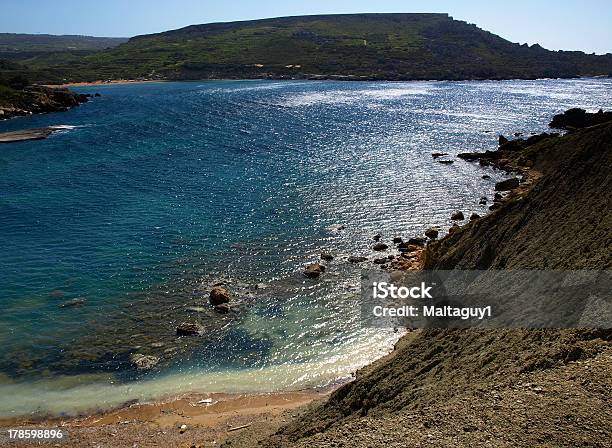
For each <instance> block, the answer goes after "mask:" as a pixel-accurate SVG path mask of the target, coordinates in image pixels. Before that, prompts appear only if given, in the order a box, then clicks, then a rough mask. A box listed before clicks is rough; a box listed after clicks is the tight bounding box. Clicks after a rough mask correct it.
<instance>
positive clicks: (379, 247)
mask: <svg viewBox="0 0 612 448" xmlns="http://www.w3.org/2000/svg"><path fill="white" fill-rule="evenodd" d="M388 248H389V246H387V245H386V244H385V243H377V244H375V245H374V246H373V247H372V249H373V250H375V251H377V252H381V251H383V250H387V249H388Z"/></svg>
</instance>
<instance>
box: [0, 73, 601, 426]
mask: <svg viewBox="0 0 612 448" xmlns="http://www.w3.org/2000/svg"><path fill="white" fill-rule="evenodd" d="M74 90H76V91H79V92H82V93H92V94H93V93H100V94H101V96H100V97H93V98H91V100H90V101H89V102H88V103H86V104H83V105H81V106H80V107H76V108H73V109H71V110H69V111H67V112H58V113H49V114H42V115H32V116H28V117H20V118H15V119H11V120H6V121H2V122H0V132H5V131H12V130H20V129H27V128H38V127H47V126H51V127H54V128H55V129H56V132H54V133H53V134H52V135H51V136H50V137H49V138H48V139H46V140H40V141H28V142H20V143H13V144H5V145H2V146H0V305H1V306H2V312H1V313H0V347H2V350H1V351H0V397H2V399H0V416H3V417H9V416H24V415H29V416H48V415H54V416H57V415H75V414H81V413H86V412H95V411H100V410H105V409H110V408H113V407H117V406H121V405H122V404H124V403H126V402H135V401H148V400H155V399H160V398H162V397H169V396H177V395H180V394H185V393H190V392H197V393H203V394H206V393H265V392H282V391H291V390H300V389H310V388H314V389H317V388H326V387H330V386H333V385H336V384H340V383H342V382H345V381H349V380H350V379H351V377H352V376H353V375H354V372H355V371H356V370H357V369H359V368H360V367H362V366H364V365H366V364H368V363H370V362H372V361H373V360H375V359H377V358H379V357H381V356H383V355H385V354H386V353H389V351H390V350H392V348H393V345H394V343H395V342H396V341H397V340H398V338H399V337H401V335H402V334H403V333H404V332H403V330H402V329H382V330H381V329H373V328H367V327H366V326H365V325H363V323H362V322H361V320H360V313H359V303H360V299H359V297H360V292H359V278H360V273H361V270H362V269H366V268H367V269H378V267H377V266H375V265H373V264H372V260H373V259H374V258H375V257H380V256H381V255H380V254H379V253H377V254H375V253H374V252H373V251H372V246H373V244H374V237H375V236H376V235H380V239H381V241H382V242H385V243H387V244H389V246H390V247H391V248H390V249H389V250H388V251H386V252H384V253H383V256H386V255H392V254H395V253H396V252H395V251H394V250H393V244H392V242H391V241H392V239H393V238H394V237H402V238H404V239H407V238H410V237H415V236H422V235H423V232H424V231H425V230H426V229H428V228H430V227H432V226H438V227H440V228H441V229H442V230H443V232H442V233H444V231H445V230H447V229H448V228H449V227H450V225H451V224H452V222H451V220H450V215H451V214H452V213H453V212H454V211H455V210H461V211H463V213H464V215H465V216H470V214H471V213H473V212H475V213H479V214H485V213H487V211H488V210H487V206H486V205H480V204H479V202H480V198H481V197H487V198H488V200H489V201H488V202H489V203H490V202H491V199H492V197H493V193H494V191H493V189H494V184H495V182H496V181H499V180H501V179H505V178H507V177H508V174H507V173H504V172H501V171H495V170H493V169H492V168H490V167H482V166H480V165H478V164H474V163H469V162H465V161H463V160H460V159H457V158H456V155H457V154H458V153H461V152H472V151H485V150H494V149H495V148H496V147H497V145H498V138H499V135H500V134H502V135H505V136H506V137H509V138H514V134H515V133H520V134H521V135H522V136H529V135H531V134H532V133H541V132H552V130H550V129H549V128H548V123H549V122H550V119H551V118H552V116H553V115H554V114H556V113H560V112H562V111H564V110H566V109H568V108H570V107H583V108H586V109H588V110H590V111H596V110H598V109H600V108H603V109H611V108H612V80H610V79H572V80H534V81H519V80H515V81H465V82H441V81H431V82H340V81H269V80H257V81H253V80H244V81H239V80H237V81H236V80H232V81H190V82H160V83H144V84H129V85H119V84H114V85H100V86H98V85H96V86H87V87H79V88H75V89H74ZM433 152H441V153H447V155H445V156H443V157H442V158H440V159H434V158H433V157H432V153H433ZM439 160H453V161H454V163H452V164H441V163H439ZM483 175H487V176H489V178H483ZM485 177H486V176H485ZM322 252H329V253H331V254H332V255H333V256H334V259H333V260H332V261H329V262H325V264H326V267H327V269H326V271H325V273H324V274H322V275H321V276H320V277H319V278H318V279H308V278H306V277H304V276H303V269H304V266H305V265H307V264H308V263H312V262H318V261H320V254H321V253H322ZM351 255H359V256H365V257H368V261H366V262H364V263H361V264H354V263H350V262H348V259H347V258H348V257H349V256H351ZM215 285H223V286H224V287H226V288H227V289H228V290H229V291H230V293H231V295H232V305H233V307H232V311H231V312H230V313H228V314H219V313H216V312H215V311H213V310H212V308H211V306H210V305H209V304H208V294H209V291H210V289H211V288H212V287H213V286H215ZM183 322H190V323H191V322H196V323H199V324H201V325H202V326H203V328H204V331H203V334H202V335H201V336H189V337H177V336H176V326H177V325H179V324H181V323H183ZM135 355H143V356H151V357H154V359H155V362H156V363H157V364H156V365H155V366H153V367H152V368H150V369H139V368H137V367H136V365H135V363H134V359H135V358H134V356H135Z"/></svg>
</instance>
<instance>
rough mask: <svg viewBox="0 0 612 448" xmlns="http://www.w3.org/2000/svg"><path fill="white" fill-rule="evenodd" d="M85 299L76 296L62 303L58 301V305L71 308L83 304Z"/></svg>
mask: <svg viewBox="0 0 612 448" xmlns="http://www.w3.org/2000/svg"><path fill="white" fill-rule="evenodd" d="M85 302H86V300H85V299H84V298H83V297H77V298H76V299H71V300H67V301H65V302H63V303H60V304H59V305H58V306H59V307H60V308H72V307H75V306H81V305H84V304H85Z"/></svg>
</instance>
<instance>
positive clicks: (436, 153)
mask: <svg viewBox="0 0 612 448" xmlns="http://www.w3.org/2000/svg"><path fill="white" fill-rule="evenodd" d="M447 155H448V153H447V152H432V153H431V156H432V157H433V158H434V159H437V158H438V157H442V156H447Z"/></svg>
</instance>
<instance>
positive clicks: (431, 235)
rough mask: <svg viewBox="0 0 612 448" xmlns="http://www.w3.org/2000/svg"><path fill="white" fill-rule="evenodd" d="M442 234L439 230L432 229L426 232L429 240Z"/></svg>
mask: <svg viewBox="0 0 612 448" xmlns="http://www.w3.org/2000/svg"><path fill="white" fill-rule="evenodd" d="M439 233H440V231H439V229H437V228H435V227H432V228H431V229H427V230H426V231H425V236H426V237H427V238H430V239H432V240H434V239H436V238H438V234H439Z"/></svg>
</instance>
